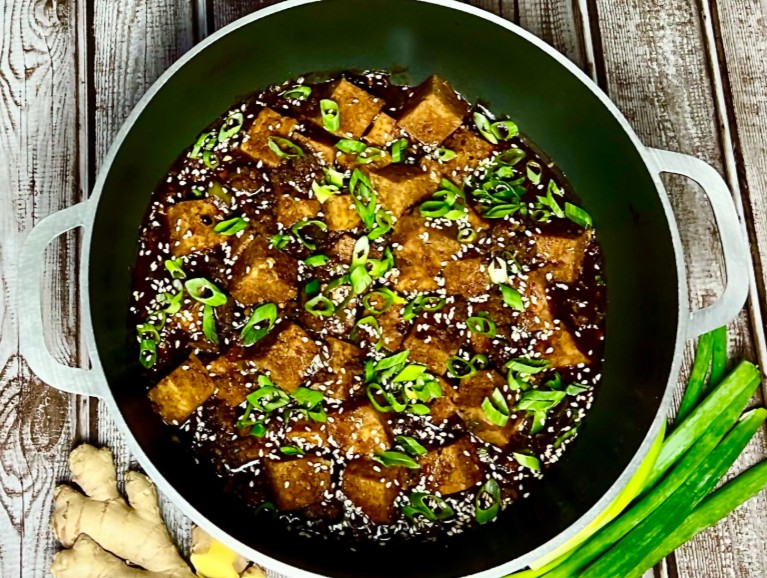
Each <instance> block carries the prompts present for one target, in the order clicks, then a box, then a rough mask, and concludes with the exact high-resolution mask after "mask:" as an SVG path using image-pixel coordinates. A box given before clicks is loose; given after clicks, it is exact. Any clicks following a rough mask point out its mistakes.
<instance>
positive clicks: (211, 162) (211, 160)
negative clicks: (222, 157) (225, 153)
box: [202, 151, 219, 169]
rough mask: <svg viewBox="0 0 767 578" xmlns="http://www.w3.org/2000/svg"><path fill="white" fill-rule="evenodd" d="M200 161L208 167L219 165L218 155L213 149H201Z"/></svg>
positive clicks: (213, 167)
mask: <svg viewBox="0 0 767 578" xmlns="http://www.w3.org/2000/svg"><path fill="white" fill-rule="evenodd" d="M202 162H203V163H205V166H206V167H208V168H209V169H215V168H216V167H217V166H218V165H219V162H218V156H216V154H215V153H214V152H213V151H203V152H202Z"/></svg>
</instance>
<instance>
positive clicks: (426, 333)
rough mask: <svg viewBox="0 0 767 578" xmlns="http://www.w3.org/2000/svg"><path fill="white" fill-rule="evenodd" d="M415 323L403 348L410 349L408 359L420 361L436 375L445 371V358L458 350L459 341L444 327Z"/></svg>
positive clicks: (448, 357) (415, 361)
mask: <svg viewBox="0 0 767 578" xmlns="http://www.w3.org/2000/svg"><path fill="white" fill-rule="evenodd" d="M425 325H427V324H422V325H421V326H419V323H418V322H417V321H416V324H415V325H414V326H413V328H412V329H411V330H410V334H409V335H408V336H407V338H405V344H404V345H405V349H408V350H410V361H412V362H414V363H422V364H423V365H425V366H426V367H428V368H429V369H430V370H431V371H433V372H434V373H436V374H437V375H444V374H445V372H447V360H448V359H450V358H451V357H452V356H453V355H455V354H456V353H457V352H458V348H459V347H460V345H461V343H460V340H458V339H454V338H453V337H452V336H451V335H450V334H449V333H448V331H447V330H445V329H444V328H439V327H434V326H432V325H431V324H428V326H426V327H424V326H425Z"/></svg>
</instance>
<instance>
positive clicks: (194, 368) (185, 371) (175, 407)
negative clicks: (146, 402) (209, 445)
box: [149, 355, 215, 425]
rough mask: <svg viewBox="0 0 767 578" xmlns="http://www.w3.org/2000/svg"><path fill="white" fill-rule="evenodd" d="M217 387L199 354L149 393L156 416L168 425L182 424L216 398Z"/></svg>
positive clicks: (191, 357)
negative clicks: (160, 417)
mask: <svg viewBox="0 0 767 578" xmlns="http://www.w3.org/2000/svg"><path fill="white" fill-rule="evenodd" d="M214 390H215V385H214V384H213V380H212V379H211V378H210V377H209V376H208V372H207V371H206V370H205V367H203V365H202V363H200V360H199V359H197V356H196V355H190V356H189V359H187V360H186V361H185V362H184V363H182V364H181V365H180V366H178V367H177V368H176V369H174V370H173V371H172V372H171V373H170V374H169V375H168V376H166V377H164V378H163V379H162V380H160V382H159V383H158V384H157V385H155V386H154V387H153V388H152V389H151V390H150V392H149V399H150V400H151V401H152V403H153V404H154V406H155V407H156V408H157V413H159V414H160V416H162V418H163V419H164V420H165V421H166V422H167V423H169V424H173V425H177V424H180V423H182V422H184V421H186V419H187V418H188V417H189V416H190V415H192V413H194V411H195V410H196V409H197V408H198V407H200V406H201V405H202V404H203V403H205V401H206V400H207V399H208V398H209V397H210V396H211V395H213V391H214Z"/></svg>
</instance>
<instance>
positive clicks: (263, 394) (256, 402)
mask: <svg viewBox="0 0 767 578" xmlns="http://www.w3.org/2000/svg"><path fill="white" fill-rule="evenodd" d="M261 377H266V376H264V375H262V376H259V384H264V385H261V387H259V388H258V389H257V390H256V391H254V392H252V393H249V394H248V397H247V398H246V399H247V400H248V403H250V404H251V405H252V406H253V408H254V409H257V410H259V411H262V412H264V413H271V412H273V411H274V410H275V409H280V408H281V407H285V406H286V405H288V404H289V403H290V398H289V397H288V394H287V393H285V392H284V391H282V390H281V389H280V388H279V387H276V386H275V385H266V384H267V383H268V384H271V380H269V379H268V378H267V380H262V379H260V378H261Z"/></svg>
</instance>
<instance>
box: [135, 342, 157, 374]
mask: <svg viewBox="0 0 767 578" xmlns="http://www.w3.org/2000/svg"><path fill="white" fill-rule="evenodd" d="M138 359H139V361H140V362H141V365H143V366H144V367H146V368H147V369H149V368H150V367H152V366H153V365H154V364H155V362H156V361H157V342H156V341H154V340H153V339H144V340H143V341H142V342H141V343H140V344H139V358H138Z"/></svg>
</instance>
